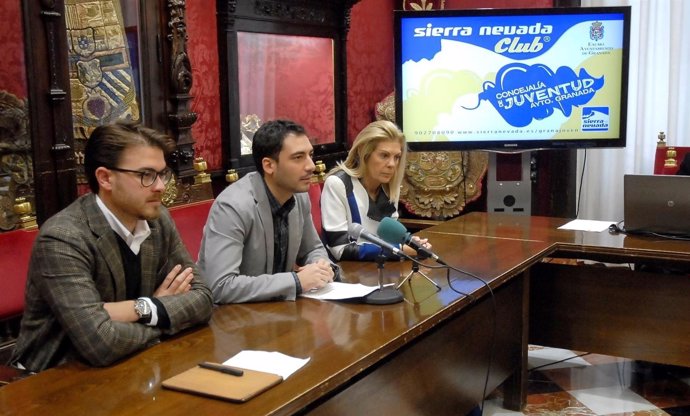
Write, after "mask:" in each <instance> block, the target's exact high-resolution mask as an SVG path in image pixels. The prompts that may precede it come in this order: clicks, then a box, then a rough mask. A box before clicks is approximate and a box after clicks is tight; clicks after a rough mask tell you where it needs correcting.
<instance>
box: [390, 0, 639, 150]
mask: <svg viewBox="0 0 690 416" xmlns="http://www.w3.org/2000/svg"><path fill="white" fill-rule="evenodd" d="M394 31H395V100H396V122H397V123H398V125H399V126H400V127H401V128H402V130H403V132H404V133H405V136H406V138H407V142H408V144H409V148H410V150H418V151H421V150H463V149H487V150H491V149H496V150H504V151H510V150H514V149H516V150H519V149H539V148H572V147H624V146H625V140H626V137H625V132H626V113H627V91H628V57H629V49H630V7H591V8H585V7H583V8H549V9H474V10H439V11H424V12H422V11H396V12H395V26H394Z"/></svg>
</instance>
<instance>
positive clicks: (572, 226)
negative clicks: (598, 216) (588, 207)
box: [558, 220, 617, 233]
mask: <svg viewBox="0 0 690 416" xmlns="http://www.w3.org/2000/svg"><path fill="white" fill-rule="evenodd" d="M616 223H617V221H595V220H572V221H570V222H569V223H567V224H563V225H561V226H560V227H558V229H559V230H576V231H592V232H595V233H600V232H602V231H605V230H608V229H609V226H610V225H611V224H616Z"/></svg>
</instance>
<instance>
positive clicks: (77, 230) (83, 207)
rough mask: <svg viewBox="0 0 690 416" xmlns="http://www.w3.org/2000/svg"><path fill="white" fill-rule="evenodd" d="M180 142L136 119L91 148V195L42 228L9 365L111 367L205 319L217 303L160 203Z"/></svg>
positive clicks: (102, 131)
mask: <svg viewBox="0 0 690 416" xmlns="http://www.w3.org/2000/svg"><path fill="white" fill-rule="evenodd" d="M172 148H174V142H173V141H172V140H171V139H170V138H169V137H168V136H165V135H162V134H160V133H157V132H156V131H154V130H151V129H147V128H144V127H141V126H137V125H133V124H126V123H122V124H114V125H110V126H101V127H98V128H96V130H94V132H93V134H92V135H91V137H90V138H89V140H88V141H87V144H86V148H85V160H84V167H85V173H86V176H87V178H88V181H89V186H90V188H91V191H92V193H89V194H86V195H84V196H82V197H80V198H78V199H77V200H76V201H74V202H73V203H72V204H70V205H69V206H68V207H67V208H65V209H64V210H62V211H60V212H59V213H58V214H56V215H54V216H53V217H52V218H50V219H49V220H48V221H46V222H45V223H44V224H43V225H41V227H40V233H39V235H38V237H37V240H36V242H35V244H34V247H33V251H32V255H31V264H30V266H29V273H28V278H27V285H26V295H25V299H26V307H25V311H24V315H23V318H22V323H21V328H20V332H19V336H18V339H17V346H16V349H15V352H14V354H13V357H12V359H11V361H10V362H11V363H12V364H13V365H15V366H17V367H19V368H24V369H28V370H30V371H41V370H43V369H46V368H49V367H53V366H56V365H58V364H61V363H63V362H66V361H71V360H79V361H83V362H85V363H87V364H90V365H94V366H105V365H109V364H111V363H113V362H114V361H116V360H118V359H120V358H122V357H124V356H126V355H129V354H131V353H133V352H135V351H137V350H141V349H143V348H146V347H147V346H150V345H153V344H155V343H158V342H159V341H160V340H161V337H162V336H164V335H168V334H174V333H176V332H178V331H180V330H182V329H184V328H187V327H190V326H192V325H195V324H199V323H203V322H207V321H208V319H209V318H210V316H211V311H212V308H213V301H212V298H211V292H210V291H209V289H208V288H207V287H206V286H205V285H204V284H203V282H202V281H201V280H200V279H199V277H200V276H199V272H198V270H197V269H196V266H195V264H194V262H193V260H192V258H191V257H190V255H189V253H188V252H187V249H186V248H185V246H184V244H183V243H182V241H181V239H180V236H179V234H178V233H177V230H176V228H175V225H174V223H173V221H172V219H171V218H170V215H169V214H168V211H167V210H166V209H165V208H163V207H162V206H161V198H162V195H163V191H164V190H165V185H166V183H168V182H169V181H170V179H171V177H172V171H171V170H170V168H168V167H167V166H166V162H165V157H164V155H165V154H166V153H168V152H169V151H170V150H172Z"/></svg>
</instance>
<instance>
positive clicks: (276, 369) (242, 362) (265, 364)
mask: <svg viewBox="0 0 690 416" xmlns="http://www.w3.org/2000/svg"><path fill="white" fill-rule="evenodd" d="M309 360H310V358H304V359H302V358H295V357H290V356H289V355H285V354H282V353H279V352H276V351H254V350H244V351H240V352H238V353H237V354H235V355H234V356H232V357H230V358H229V359H228V360H226V361H225V362H224V363H223V364H225V365H229V366H231V367H238V368H244V369H247V370H255V371H263V372H265V373H272V374H278V375H279V376H281V377H283V380H285V379H287V378H288V377H290V376H291V375H292V374H293V373H294V372H295V371H297V370H299V369H300V368H302V367H303V366H304V365H305V364H306V363H308V362H309Z"/></svg>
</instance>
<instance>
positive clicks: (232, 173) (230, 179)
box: [225, 169, 240, 184]
mask: <svg viewBox="0 0 690 416" xmlns="http://www.w3.org/2000/svg"><path fill="white" fill-rule="evenodd" d="M239 179H240V175H239V174H238V173H237V171H236V170H235V169H228V173H226V174H225V182H227V183H228V184H231V183H234V182H237V181H238V180H239Z"/></svg>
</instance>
